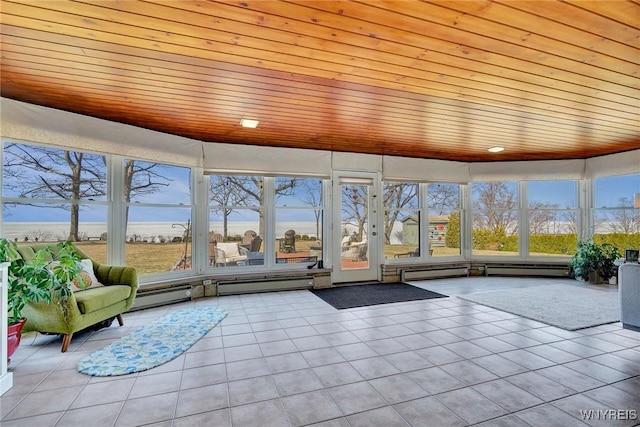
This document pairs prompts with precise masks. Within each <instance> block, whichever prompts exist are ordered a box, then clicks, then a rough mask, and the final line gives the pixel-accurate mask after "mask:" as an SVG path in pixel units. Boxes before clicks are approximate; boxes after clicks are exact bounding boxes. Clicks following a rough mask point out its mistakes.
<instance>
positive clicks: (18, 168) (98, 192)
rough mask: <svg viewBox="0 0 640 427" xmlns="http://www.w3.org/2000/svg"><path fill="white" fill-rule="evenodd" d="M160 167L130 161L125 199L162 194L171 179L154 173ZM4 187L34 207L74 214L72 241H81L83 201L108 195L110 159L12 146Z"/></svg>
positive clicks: (7, 152) (6, 156)
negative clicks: (59, 200)
mask: <svg viewBox="0 0 640 427" xmlns="http://www.w3.org/2000/svg"><path fill="white" fill-rule="evenodd" d="M156 166H158V164H157V163H148V162H141V161H134V160H129V161H127V163H126V164H125V199H126V201H130V200H131V198H132V197H133V195H140V194H149V193H153V192H156V191H158V189H159V186H162V185H167V184H166V183H163V182H161V181H165V182H166V181H168V179H167V178H165V177H163V176H161V175H159V174H158V173H156V171H155V170H154V169H155V168H156ZM3 173H4V180H5V182H4V185H5V186H6V188H8V189H10V191H11V193H12V194H15V196H16V197H20V198H29V199H36V201H34V202H32V203H29V204H30V205H32V206H39V207H42V206H46V207H55V208H60V209H65V210H68V211H69V212H70V221H69V223H70V226H69V227H70V228H69V236H68V239H69V240H73V241H77V240H79V230H78V227H79V222H80V210H81V205H80V204H79V202H80V201H82V200H94V199H100V198H102V197H104V196H105V195H106V192H107V180H106V158H105V156H102V155H97V154H90V153H83V152H76V151H67V150H60V149H56V148H47V147H36V146H30V145H22V144H8V145H7V146H6V147H5V151H4V167H3ZM38 199H41V200H42V199H62V200H65V201H66V200H69V201H71V202H70V203H56V204H49V203H44V202H38V201H37V200H38Z"/></svg>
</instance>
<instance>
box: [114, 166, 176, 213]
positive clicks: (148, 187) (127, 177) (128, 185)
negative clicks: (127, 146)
mask: <svg viewBox="0 0 640 427" xmlns="http://www.w3.org/2000/svg"><path fill="white" fill-rule="evenodd" d="M157 168H158V163H151V162H143V161H140V160H130V159H128V160H126V161H125V163H124V200H125V202H130V201H131V200H133V199H134V198H135V197H140V196H144V195H147V194H153V193H156V192H158V191H159V190H160V187H167V186H168V185H169V182H170V181H171V180H170V179H168V178H167V177H165V176H163V175H161V174H159V173H158V172H157ZM125 217H126V222H125V223H126V224H128V223H129V208H128V207H127V209H126V213H125Z"/></svg>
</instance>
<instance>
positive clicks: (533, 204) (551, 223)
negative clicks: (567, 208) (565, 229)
mask: <svg viewBox="0 0 640 427" xmlns="http://www.w3.org/2000/svg"><path fill="white" fill-rule="evenodd" d="M558 208H559V205H558V204H550V203H543V202H538V201H530V202H529V234H555V233H557V232H558V229H557V222H558V221H557V220H556V210H557V209H558Z"/></svg>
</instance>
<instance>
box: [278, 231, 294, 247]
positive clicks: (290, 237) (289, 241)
mask: <svg viewBox="0 0 640 427" xmlns="http://www.w3.org/2000/svg"><path fill="white" fill-rule="evenodd" d="M280 252H284V253H291V252H296V232H295V230H287V231H285V233H284V239H282V240H280Z"/></svg>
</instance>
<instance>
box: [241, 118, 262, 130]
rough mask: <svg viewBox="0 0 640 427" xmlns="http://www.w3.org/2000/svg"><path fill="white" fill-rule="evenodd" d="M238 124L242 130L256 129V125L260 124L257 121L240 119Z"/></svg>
mask: <svg viewBox="0 0 640 427" xmlns="http://www.w3.org/2000/svg"><path fill="white" fill-rule="evenodd" d="M240 124H241V125H242V127H243V128H252V129H255V128H257V127H258V124H260V122H259V121H258V120H251V119H242V120H240Z"/></svg>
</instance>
